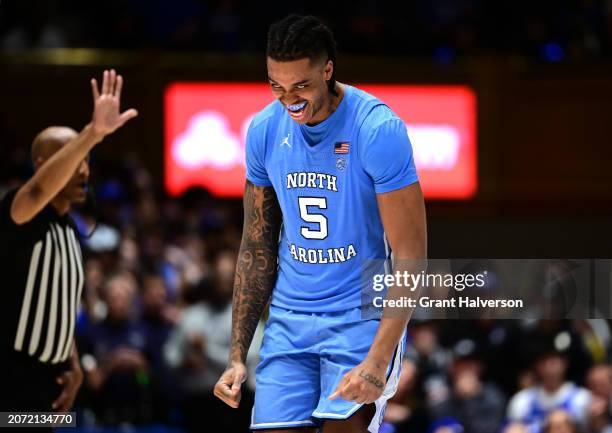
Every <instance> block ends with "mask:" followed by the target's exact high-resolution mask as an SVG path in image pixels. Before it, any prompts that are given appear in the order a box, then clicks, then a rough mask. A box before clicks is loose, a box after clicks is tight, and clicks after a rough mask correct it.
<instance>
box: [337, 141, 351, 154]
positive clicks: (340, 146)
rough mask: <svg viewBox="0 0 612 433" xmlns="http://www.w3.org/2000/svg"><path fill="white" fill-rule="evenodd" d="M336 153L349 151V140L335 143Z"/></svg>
mask: <svg viewBox="0 0 612 433" xmlns="http://www.w3.org/2000/svg"><path fill="white" fill-rule="evenodd" d="M334 153H349V142H348V141H339V142H337V143H336V144H335V145H334Z"/></svg>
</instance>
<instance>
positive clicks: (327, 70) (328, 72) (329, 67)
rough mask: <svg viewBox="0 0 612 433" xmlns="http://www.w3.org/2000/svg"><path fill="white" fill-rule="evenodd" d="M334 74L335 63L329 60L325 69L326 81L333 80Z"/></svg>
mask: <svg viewBox="0 0 612 433" xmlns="http://www.w3.org/2000/svg"><path fill="white" fill-rule="evenodd" d="M333 73H334V62H332V61H331V60H327V63H325V69H324V70H323V74H324V76H325V81H329V80H331V77H332V74H333Z"/></svg>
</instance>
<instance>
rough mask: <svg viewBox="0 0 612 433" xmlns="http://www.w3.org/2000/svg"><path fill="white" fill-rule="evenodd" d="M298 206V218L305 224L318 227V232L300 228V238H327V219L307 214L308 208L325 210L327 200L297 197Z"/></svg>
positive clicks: (317, 214)
mask: <svg viewBox="0 0 612 433" xmlns="http://www.w3.org/2000/svg"><path fill="white" fill-rule="evenodd" d="M298 204H299V205H300V217H301V218H302V219H303V220H304V221H306V222H307V223H315V224H318V225H319V230H311V229H310V228H308V227H305V226H302V229H301V230H300V233H301V234H302V236H304V237H305V238H306V239H319V240H320V239H325V238H326V237H327V218H325V215H322V214H320V213H315V212H308V208H309V207H318V208H319V209H327V199H326V198H325V197H298Z"/></svg>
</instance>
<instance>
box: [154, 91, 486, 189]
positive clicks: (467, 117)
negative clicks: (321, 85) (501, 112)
mask: <svg viewBox="0 0 612 433" xmlns="http://www.w3.org/2000/svg"><path fill="white" fill-rule="evenodd" d="M357 87H359V88H360V89H363V90H365V91H366V92H368V93H371V94H373V95H375V96H376V97H378V98H379V99H381V100H382V101H384V102H385V103H386V104H387V105H389V107H391V109H392V110H393V111H394V112H395V113H396V114H397V115H398V116H400V117H401V118H402V119H403V120H404V121H405V122H406V126H407V128H408V135H409V136H410V141H411V142H412V147H413V151H414V160H415V164H416V167H417V171H418V174H419V178H420V181H421V185H422V188H423V191H424V193H425V197H426V198H432V199H468V198H470V197H472V196H473V195H474V194H475V193H476V188H477V174H476V97H475V95H474V93H473V92H472V91H471V90H470V89H469V88H468V87H464V86H408V85H382V84H375V85H373V84H368V85H357ZM271 100H272V94H271V92H270V88H269V86H268V85H267V84H263V83H261V84H260V83H258V84H254V83H209V82H198V83H195V82H190V83H174V84H172V85H170V86H168V88H167V89H166V92H165V106H164V110H165V113H164V119H165V139H164V146H165V150H164V159H165V164H164V166H165V185H166V190H167V191H168V193H169V194H171V195H178V194H181V193H182V192H183V191H185V190H186V189H187V188H189V187H192V186H202V187H204V188H206V189H207V190H209V191H210V192H211V193H212V194H213V195H215V196H219V197H240V196H241V195H242V191H243V188H244V179H245V159H244V152H245V151H244V144H245V138H246V132H247V129H248V126H249V123H250V122H251V119H252V118H253V116H254V115H255V114H256V113H257V112H258V111H259V110H261V109H262V108H263V107H265V106H266V105H267V104H268V103H270V101H271Z"/></svg>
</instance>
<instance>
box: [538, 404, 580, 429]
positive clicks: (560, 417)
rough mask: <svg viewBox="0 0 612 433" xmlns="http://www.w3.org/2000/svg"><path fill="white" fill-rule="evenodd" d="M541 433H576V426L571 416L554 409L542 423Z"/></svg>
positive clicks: (561, 410)
mask: <svg viewBox="0 0 612 433" xmlns="http://www.w3.org/2000/svg"><path fill="white" fill-rule="evenodd" d="M542 431H543V433H576V432H577V431H578V426H577V425H576V421H575V420H574V419H573V418H572V416H571V415H570V414H569V413H568V412H567V411H566V410H564V409H555V410H553V411H552V412H550V413H549V414H548V416H547V417H546V421H544V427H543V429H542Z"/></svg>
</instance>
